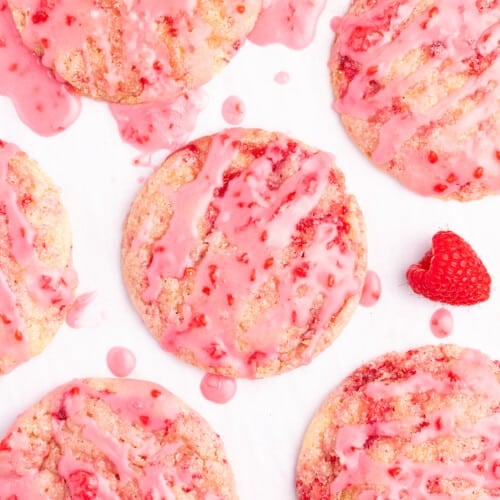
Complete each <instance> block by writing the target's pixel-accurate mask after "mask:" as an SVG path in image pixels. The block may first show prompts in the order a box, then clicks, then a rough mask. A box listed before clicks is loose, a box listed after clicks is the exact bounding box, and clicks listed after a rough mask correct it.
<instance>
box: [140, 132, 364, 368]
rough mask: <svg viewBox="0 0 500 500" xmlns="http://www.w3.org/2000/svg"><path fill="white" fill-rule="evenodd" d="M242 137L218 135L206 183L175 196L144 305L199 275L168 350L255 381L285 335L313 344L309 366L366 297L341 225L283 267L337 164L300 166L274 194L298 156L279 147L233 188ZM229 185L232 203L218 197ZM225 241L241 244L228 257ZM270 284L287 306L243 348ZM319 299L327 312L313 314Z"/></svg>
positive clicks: (173, 321) (322, 156) (315, 158)
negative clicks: (205, 227)
mask: <svg viewBox="0 0 500 500" xmlns="http://www.w3.org/2000/svg"><path fill="white" fill-rule="evenodd" d="M239 134H240V132H239V131H238V130H232V131H228V132H227V133H226V134H221V135H218V136H216V137H215V138H214V139H213V142H212V145H211V148H210V151H209V154H208V158H207V160H206V163H205V165H204V167H203V169H202V170H201V172H200V173H199V174H198V176H197V178H196V179H195V180H194V181H192V182H190V183H188V184H186V185H184V186H182V187H181V188H180V189H178V190H177V191H176V192H171V193H169V197H170V200H171V203H172V206H173V208H174V214H173V216H172V218H171V220H170V223H169V228H168V231H166V232H165V234H164V235H163V237H162V238H161V239H159V240H158V241H156V243H155V244H154V248H153V257H152V260H151V263H150V265H149V267H148V269H147V282H148V287H147V288H146V289H145V291H144V293H143V300H144V301H146V302H152V301H155V300H156V299H157V298H158V296H159V294H160V291H161V287H162V283H163V279H164V278H165V277H167V276H170V277H175V278H181V277H183V276H184V275H185V274H186V273H194V272H196V273H197V277H196V280H195V286H194V289H193V291H192V292H191V293H190V295H189V296H187V297H185V299H184V306H183V310H182V314H179V315H176V314H175V312H174V311H172V312H171V316H170V321H169V324H168V325H167V327H166V329H165V333H164V337H163V344H164V347H165V348H166V349H167V350H173V351H175V350H176V349H178V348H187V349H189V350H190V351H191V352H193V353H194V355H195V356H196V359H197V360H198V361H199V362H200V363H201V364H203V365H205V366H206V365H209V366H229V365H230V366H233V367H235V368H236V369H238V370H239V371H242V372H244V373H247V374H248V376H253V375H254V370H255V366H256V365H257V363H258V361H259V360H260V359H265V358H267V357H271V356H276V355H277V348H278V345H279V342H280V335H281V332H282V331H283V329H286V328H287V327H289V326H291V325H295V326H297V327H299V328H303V329H304V330H306V331H307V332H308V333H309V334H310V336H312V337H314V339H313V340H311V343H310V344H311V345H310V347H311V349H309V350H308V351H307V352H306V353H304V360H303V361H304V362H308V361H309V359H310V356H311V354H312V350H313V348H314V345H315V341H316V340H317V339H319V334H320V333H321V331H322V329H323V328H325V327H326V326H327V323H328V322H329V320H330V318H331V317H332V316H333V315H335V314H336V313H337V312H338V311H339V309H340V308H341V307H342V305H343V304H344V302H345V300H346V299H347V298H348V297H350V296H351V295H353V294H355V293H356V292H357V291H358V287H359V283H358V280H357V278H356V277H355V275H354V269H355V266H356V255H355V254H354V252H352V251H350V250H346V251H344V250H341V249H340V247H339V246H338V245H337V244H336V243H334V242H335V238H336V236H337V227H336V225H335V224H333V223H330V222H322V223H320V224H318V226H317V227H316V228H315V234H314V238H313V241H312V242H310V243H309V245H308V246H307V248H305V249H304V252H303V253H302V255H299V256H295V257H293V258H291V259H290V261H289V262H288V264H286V265H282V264H281V263H280V262H281V260H282V259H283V249H284V248H285V247H287V246H288V245H290V244H291V242H292V239H293V237H294V236H295V235H296V231H297V230H296V226H297V224H298V223H299V222H300V221H302V220H304V218H306V217H307V216H308V215H309V214H310V212H311V211H312V210H313V209H314V208H315V207H316V205H317V203H318V201H319V199H320V197H321V195H322V193H323V192H324V190H325V188H326V187H327V186H328V182H329V173H330V165H331V163H332V159H331V157H330V156H329V155H327V154H326V153H321V152H318V153H315V154H313V155H311V156H310V157H309V158H306V159H304V160H301V168H300V169H299V170H298V172H296V173H295V174H293V175H291V176H290V177H289V178H287V179H286V180H284V181H283V182H282V183H281V184H280V185H279V186H277V187H273V189H272V190H270V189H269V187H268V184H267V183H268V179H269V177H270V175H271V173H272V172H273V168H274V165H277V164H278V163H279V162H280V161H282V159H283V154H289V153H284V152H285V151H287V144H285V143H280V142H279V141H277V142H275V143H271V144H270V145H269V146H268V147H267V149H266V152H265V154H264V155H263V156H262V157H261V158H259V159H257V160H255V161H254V162H253V163H252V164H251V165H250V166H249V167H248V169H247V170H246V171H245V172H243V173H242V174H240V175H237V176H236V177H234V178H232V179H231V180H230V181H227V179H226V180H225V181H224V173H225V172H226V171H227V170H228V167H229V166H230V164H231V161H232V159H233V158H234V157H235V155H236V153H237V152H238V147H239V146H238V145H239V141H238V138H239ZM222 185H224V186H225V187H224V191H225V192H224V194H223V196H218V195H216V194H215V195H214V193H217V192H218V191H219V190H220V189H221V186H222ZM187 200H189V203H186V201H187ZM179 207H182V208H181V209H180V208H179ZM209 209H210V210H209ZM207 211H212V212H213V213H215V214H216V217H215V220H214V221H213V228H212V232H211V234H209V235H208V236H207V237H206V241H207V242H208V243H209V244H210V247H209V248H208V249H207V251H206V253H205V255H204V257H203V259H202V260H201V262H200V263H198V265H197V269H196V270H195V269H194V268H193V265H194V262H193V261H192V258H191V255H192V254H193V250H194V249H195V248H196V246H197V244H196V242H197V240H198V229H197V223H198V221H199V220H200V219H201V218H202V217H203V216H204V215H205V214H206V213H207ZM222 235H225V237H226V238H227V240H228V241H230V242H231V243H232V245H233V246H232V247H231V248H227V249H225V250H224V251H223V252H221V251H220V250H217V249H216V248H214V247H216V246H217V242H219V241H220V240H221V238H222ZM263 235H265V237H263ZM264 285H265V286H268V287H269V286H270V287H272V289H273V290H275V291H276V293H277V295H279V298H278V300H277V302H276V304H269V307H268V308H267V309H266V311H264V312H263V313H262V314H261V315H260V317H258V318H256V320H255V322H254V323H253V324H252V325H248V326H247V327H246V329H245V331H242V332H241V335H242V337H243V338H244V342H245V343H246V344H247V347H246V348H244V349H241V348H240V347H239V345H238V343H237V342H236V341H235V340H236V339H235V332H237V331H241V325H240V324H239V321H240V319H239V318H241V314H242V313H243V311H244V308H245V307H246V306H245V304H246V303H247V302H248V300H249V299H250V298H252V297H255V296H256V295H258V294H259V293H260V292H259V290H260V289H261V288H262V287H263V286H264ZM299 289H300V290H302V291H303V292H304V293H299ZM317 299H320V300H321V302H322V305H321V306H320V308H319V311H316V313H315V316H313V313H312V307H313V302H314V301H315V300H317Z"/></svg>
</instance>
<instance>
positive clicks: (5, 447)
mask: <svg viewBox="0 0 500 500" xmlns="http://www.w3.org/2000/svg"><path fill="white" fill-rule="evenodd" d="M9 437H10V434H9V435H8V436H7V437H6V438H5V439H4V440H3V441H0V451H10V450H11V449H12V448H11V447H10V446H9V444H8V442H7V441H8V440H9Z"/></svg>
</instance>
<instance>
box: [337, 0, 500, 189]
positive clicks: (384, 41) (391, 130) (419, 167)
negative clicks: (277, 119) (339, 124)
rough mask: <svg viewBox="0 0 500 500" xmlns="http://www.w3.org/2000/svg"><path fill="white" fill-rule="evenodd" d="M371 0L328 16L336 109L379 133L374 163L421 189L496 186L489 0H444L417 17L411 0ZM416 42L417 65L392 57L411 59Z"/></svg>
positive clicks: (493, 17) (496, 12)
mask: <svg viewBox="0 0 500 500" xmlns="http://www.w3.org/2000/svg"><path fill="white" fill-rule="evenodd" d="M370 5H373V6H372V7H371V8H367V9H366V10H364V11H363V12H362V13H360V14H358V15H352V14H347V15H346V16H345V17H343V18H335V19H334V20H333V21H332V27H333V29H334V30H335V31H336V33H337V41H336V45H335V47H336V48H335V50H333V51H332V63H333V65H334V66H336V67H338V71H339V77H340V79H341V81H342V82H343V83H342V84H341V85H340V88H339V94H340V98H339V99H338V100H337V101H336V102H335V109H336V110H337V111H338V112H340V113H342V114H347V115H350V116H352V117H354V118H355V119H359V120H363V121H368V122H369V126H370V127H374V128H375V129H376V130H378V131H379V139H378V144H377V145H376V147H375V148H374V150H373V152H372V154H371V157H372V159H373V161H374V162H375V163H377V164H380V165H388V167H390V168H391V170H392V172H394V173H395V174H397V176H398V178H399V180H400V181H401V182H402V183H403V184H405V185H406V186H407V187H409V188H410V189H412V190H414V191H416V192H418V193H420V194H424V195H431V194H443V195H448V194H450V193H452V192H456V191H457V190H458V189H460V188H461V187H463V186H467V185H469V184H470V183H472V185H473V186H477V185H478V184H479V183H481V184H482V185H483V186H486V187H487V188H488V189H490V190H492V191H495V192H498V191H500V175H499V170H500V150H499V146H498V136H499V135H500V121H499V120H498V119H497V118H495V111H497V110H498V107H499V99H500V81H499V75H500V57H499V54H500V9H499V8H498V3H497V1H496V0H478V1H467V2H459V5H458V4H457V2H455V1H454V0H443V1H440V2H432V3H431V5H429V7H428V8H427V9H425V10H423V11H422V12H420V13H419V14H415V13H414V12H415V10H416V8H417V5H418V6H420V5H421V2H420V0H404V1H401V2H393V1H392V0H380V1H377V2H374V3H373V4H370ZM410 16H412V18H411V20H410ZM416 41H417V42H418V43H417V42H416ZM417 49H418V50H419V51H420V52H421V54H420V55H419V56H418V57H419V58H420V59H421V61H422V64H421V66H420V67H419V68H418V69H417V70H414V71H413V70H412V71H410V68H411V66H412V64H413V63H411V64H409V65H399V66H398V65H397V64H396V63H395V62H396V61H401V59H402V57H403V56H404V55H406V54H412V55H410V56H409V57H410V60H411V61H414V60H416V57H417V55H416V54H415V51H416V50H417ZM396 66H398V67H399V69H396ZM402 68H404V70H403V69H402ZM406 68H408V71H407V70H406ZM431 81H432V84H431V83H429V82H431ZM450 82H455V83H450ZM456 82H459V83H456ZM460 82H461V83H460ZM450 86H453V90H451V89H450V90H448V89H449V88H450ZM419 143H422V144H425V147H415V144H419ZM392 162H397V163H396V164H395V165H393V163H392ZM407 166H408V167H407ZM400 167H402V168H400ZM406 167H407V168H406ZM483 186H482V187H481V188H480V189H481V190H482V189H483ZM471 189H472V190H474V187H472V188H471Z"/></svg>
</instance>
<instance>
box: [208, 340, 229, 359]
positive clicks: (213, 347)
mask: <svg viewBox="0 0 500 500" xmlns="http://www.w3.org/2000/svg"><path fill="white" fill-rule="evenodd" d="M205 351H207V354H208V355H209V356H210V357H211V358H212V359H216V360H217V359H221V358H223V357H224V356H225V355H226V351H225V350H224V349H223V348H222V347H221V346H220V345H219V344H218V343H217V342H212V343H211V344H209V345H208V347H206V348H205Z"/></svg>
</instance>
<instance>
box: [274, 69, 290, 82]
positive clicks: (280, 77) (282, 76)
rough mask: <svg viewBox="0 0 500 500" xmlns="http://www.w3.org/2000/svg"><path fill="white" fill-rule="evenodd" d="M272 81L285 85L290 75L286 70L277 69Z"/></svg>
mask: <svg viewBox="0 0 500 500" xmlns="http://www.w3.org/2000/svg"><path fill="white" fill-rule="evenodd" d="M274 81H275V82H276V83H279V84H280V85H286V84H287V83H288V82H289V81H290V75H289V74H288V73H287V72H286V71H279V72H278V73H276V75H274Z"/></svg>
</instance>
